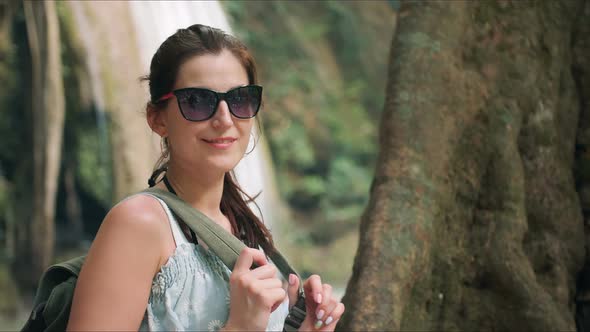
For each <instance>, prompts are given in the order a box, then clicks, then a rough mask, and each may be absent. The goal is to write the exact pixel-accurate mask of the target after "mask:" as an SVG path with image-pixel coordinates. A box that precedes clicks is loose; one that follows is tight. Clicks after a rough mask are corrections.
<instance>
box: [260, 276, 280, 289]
mask: <svg viewBox="0 0 590 332" xmlns="http://www.w3.org/2000/svg"><path fill="white" fill-rule="evenodd" d="M254 286H255V287H256V288H259V289H274V288H280V289H283V290H284V288H283V282H281V279H278V278H273V279H262V280H257V281H256V282H255V283H254Z"/></svg>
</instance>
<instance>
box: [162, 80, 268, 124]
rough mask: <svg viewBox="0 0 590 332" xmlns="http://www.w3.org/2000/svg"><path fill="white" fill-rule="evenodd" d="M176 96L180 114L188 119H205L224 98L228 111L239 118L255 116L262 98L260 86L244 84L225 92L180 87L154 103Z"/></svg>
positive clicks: (209, 116)
mask: <svg viewBox="0 0 590 332" xmlns="http://www.w3.org/2000/svg"><path fill="white" fill-rule="evenodd" d="M172 96H175V97H176V100H177V101H178V108H179V109H180V113H182V116H183V117H184V118H185V119H187V120H189V121H205V120H208V119H210V118H211V117H212V116H213V115H214V114H215V112H216V111H217V106H219V102H220V101H222V100H225V102H226V103H227V106H228V107H229V112H230V113H231V114H233V116H235V117H236V118H239V119H250V118H253V117H254V116H256V113H258V110H259V109H260V102H261V100H262V87H261V86H259V85H246V86H240V87H237V88H233V89H231V90H229V91H227V92H217V91H213V90H209V89H205V88H182V89H177V90H174V91H172V92H170V93H167V94H165V95H164V96H162V97H161V98H160V99H158V101H157V102H156V103H159V102H162V101H164V100H168V99H170V98H172Z"/></svg>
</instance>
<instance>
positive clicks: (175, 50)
mask: <svg viewBox="0 0 590 332" xmlns="http://www.w3.org/2000/svg"><path fill="white" fill-rule="evenodd" d="M224 49H225V50H228V51H230V52H232V54H233V55H234V56H235V57H236V58H237V59H238V60H239V61H240V62H241V63H242V66H243V67H244V69H245V70H246V73H247V75H248V81H249V82H248V83H249V84H257V83H258V82H257V77H256V64H255V63H254V58H253V57H252V55H251V54H250V52H249V51H248V49H247V48H246V46H245V45H244V44H243V43H242V42H240V41H239V40H238V39H237V38H235V37H234V36H231V35H229V34H227V33H225V32H224V31H222V30H220V29H216V28H212V27H209V26H205V25H201V24H195V25H191V26H190V27H188V28H186V29H179V30H178V31H176V33H174V34H173V35H172V36H170V37H168V39H166V40H165V41H164V42H163V43H162V45H160V47H159V48H158V50H157V51H156V53H155V54H154V57H153V58H152V62H151V65H150V74H149V75H147V76H145V77H142V79H141V80H142V81H148V82H149V88H150V101H149V102H148V112H149V110H152V111H159V110H161V109H163V108H164V107H165V106H166V103H167V102H168V101H167V100H165V101H162V102H157V100H158V99H159V98H160V97H162V96H163V95H164V94H166V93H168V92H170V91H171V90H172V88H173V86H174V83H175V81H176V76H177V74H178V70H179V68H180V66H181V65H182V64H183V63H184V62H185V61H187V60H188V59H190V58H192V57H194V56H199V55H205V54H219V53H221V51H222V50H224ZM169 157H170V156H169V150H168V141H167V139H164V147H163V152H162V155H161V156H160V158H159V159H158V161H157V163H156V166H155V167H154V172H153V173H152V176H151V178H150V182H152V183H153V181H154V180H156V178H158V177H159V175H160V174H161V173H162V172H164V171H166V169H167V167H168V160H169ZM244 197H245V198H246V199H244ZM250 202H254V198H252V197H251V196H249V195H248V194H246V193H245V192H244V191H243V190H242V189H241V188H240V186H239V185H238V184H237V182H236V180H235V179H234V175H233V172H227V173H225V176H224V179H223V193H222V196H221V204H220V209H221V212H222V213H223V214H224V215H225V216H227V218H228V219H229V221H230V224H231V227H232V231H233V233H234V234H238V235H239V236H240V237H241V239H242V241H244V242H245V244H246V245H247V246H248V247H252V248H258V246H260V247H262V249H263V250H264V251H265V253H266V254H267V255H268V254H270V253H271V252H273V251H275V247H274V243H273V240H272V235H271V234H270V232H269V230H268V229H267V228H266V226H264V224H263V223H262V221H261V220H260V219H259V218H258V217H257V216H256V215H255V214H254V213H253V212H252V210H251V209H250V207H249V206H248V203H250ZM183 228H185V229H184V231H185V233H187V229H186V226H184V227H183ZM189 238H190V237H189Z"/></svg>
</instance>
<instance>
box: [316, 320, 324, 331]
mask: <svg viewBox="0 0 590 332" xmlns="http://www.w3.org/2000/svg"><path fill="white" fill-rule="evenodd" d="M322 324H323V323H322V321H321V320H318V321H317V322H315V325H314V327H315V328H316V329H319V328H320V327H322Z"/></svg>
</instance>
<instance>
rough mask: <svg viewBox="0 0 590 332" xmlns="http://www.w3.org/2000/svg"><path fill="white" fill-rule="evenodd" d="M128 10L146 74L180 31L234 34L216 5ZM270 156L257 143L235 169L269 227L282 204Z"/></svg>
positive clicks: (142, 5)
mask: <svg viewBox="0 0 590 332" xmlns="http://www.w3.org/2000/svg"><path fill="white" fill-rule="evenodd" d="M129 6H130V9H131V14H132V17H133V21H134V24H135V28H136V34H137V43H138V47H139V53H140V57H141V61H142V65H143V68H144V70H145V73H148V72H149V65H150V61H151V57H152V56H153V54H154V53H155V52H156V50H157V48H158V46H159V45H160V44H161V43H162V42H163V41H164V40H165V39H166V38H167V37H168V36H170V35H172V34H173V33H174V32H176V30H177V29H179V28H186V27H188V26H190V25H192V24H196V23H200V24H205V25H209V26H212V27H216V28H219V29H222V30H224V31H226V32H228V33H232V32H231V28H230V26H229V23H228V20H227V18H226V16H225V13H224V12H223V9H222V8H221V5H220V4H219V3H218V2H217V1H131V2H129ZM254 131H255V133H254V137H260V132H259V129H258V128H257V127H256V128H255V129H254ZM254 137H252V136H251V137H250V144H249V146H248V151H250V149H251V148H252V147H253V146H254V145H253V144H254V141H255V139H254ZM269 156H270V154H269V151H268V148H267V146H266V142H265V141H264V140H258V142H257V144H256V147H255V148H254V149H253V150H252V152H251V153H249V154H248V155H247V156H245V157H244V158H243V159H242V161H240V163H239V164H238V166H237V167H236V169H235V173H236V177H237V180H238V182H239V184H240V186H241V187H242V188H243V189H244V191H245V192H246V193H248V194H249V195H251V196H254V195H257V194H258V193H260V195H259V196H258V198H257V199H256V203H257V204H258V206H259V207H260V210H261V212H262V215H263V216H264V221H265V224H266V225H267V226H269V225H270V224H271V223H272V222H271V221H272V220H273V219H276V218H277V216H278V215H279V214H280V213H279V212H277V209H279V206H280V203H279V200H278V195H277V193H276V189H275V188H276V186H275V184H274V182H273V181H274V180H273V174H274V171H273V169H272V165H271V162H270V157H269ZM253 211H254V212H255V213H256V214H258V209H256V208H253Z"/></svg>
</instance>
